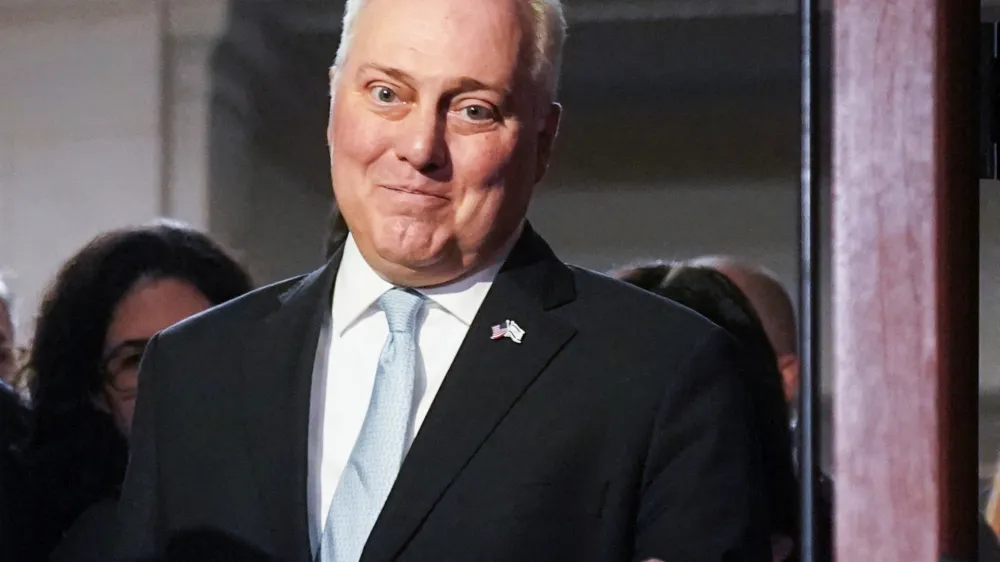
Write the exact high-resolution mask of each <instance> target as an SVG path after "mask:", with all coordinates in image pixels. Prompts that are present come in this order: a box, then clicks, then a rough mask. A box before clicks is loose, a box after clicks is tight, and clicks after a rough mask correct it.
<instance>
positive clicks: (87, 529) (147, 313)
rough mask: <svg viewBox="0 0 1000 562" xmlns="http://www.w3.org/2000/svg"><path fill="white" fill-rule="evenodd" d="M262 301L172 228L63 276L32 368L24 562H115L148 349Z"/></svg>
mask: <svg viewBox="0 0 1000 562" xmlns="http://www.w3.org/2000/svg"><path fill="white" fill-rule="evenodd" d="M250 289H251V280H250V277H249V276H248V274H247V273H246V272H245V271H244V270H243V268H242V267H241V266H240V265H239V264H237V263H236V261H234V260H233V259H232V258H231V257H230V256H229V255H228V254H227V253H226V252H225V251H224V250H223V249H222V248H221V247H220V246H219V245H218V244H216V243H215V242H214V241H212V240H211V239H210V238H209V237H208V236H206V235H205V234H203V233H201V232H198V231H196V230H193V229H191V228H188V227H187V226H184V225H181V224H178V223H173V222H167V221H158V222H156V223H153V224H150V225H146V226H139V227H132V228H123V229H120V230H115V231H111V232H108V233H105V234H102V235H100V236H98V237H96V238H95V239H94V240H92V241H91V242H90V243H88V244H87V245H86V246H84V247H83V249H81V250H80V251H79V252H77V253H76V255H74V256H73V257H72V258H70V259H69V260H68V261H67V262H66V263H65V264H64V265H63V266H62V268H61V269H60V271H59V272H58V274H57V275H56V278H55V280H54V282H53V283H52V285H51V286H50V287H49V288H48V290H47V291H46V293H45V294H44V296H43V299H42V302H41V306H40V309H39V312H38V316H37V324H36V328H35V334H34V341H33V342H32V345H31V348H30V351H29V354H28V357H27V364H26V368H27V369H28V370H30V372H31V395H32V401H33V406H32V407H33V412H32V417H31V435H30V438H29V439H28V441H27V443H26V445H25V447H24V450H23V453H22V454H21V456H20V459H19V464H20V469H21V474H20V475H19V478H21V480H22V483H23V486H22V487H21V491H20V493H19V494H18V495H17V496H15V497H16V499H18V500H19V502H18V510H19V514H18V527H19V529H20V532H19V533H18V537H19V539H20V547H21V553H20V557H19V558H18V560H21V561H23V562H32V561H40V560H48V559H50V558H51V559H52V560H67V561H83V560H107V559H109V558H110V550H109V542H110V541H111V540H113V537H112V535H111V533H112V532H113V525H114V513H115V503H116V502H115V500H116V498H117V497H118V494H119V487H120V486H121V483H122V480H123V477H124V473H125V467H126V463H127V458H128V446H127V441H126V438H127V436H128V434H129V431H130V427H131V423H132V413H133V408H134V404H135V398H136V393H137V390H138V371H139V362H140V360H141V358H142V355H143V351H144V349H145V345H146V342H147V341H148V340H149V338H151V337H153V335H154V334H156V333H157V332H159V331H160V330H163V329H164V328H167V327H168V326H171V325H173V324H175V323H177V322H179V321H181V320H184V319H185V318H188V317H190V316H193V315H195V314H198V313H200V312H203V311H205V310H207V309H209V308H210V307H212V306H214V305H218V304H221V303H224V302H226V301H228V300H230V299H233V298H236V297H238V296H240V295H242V294H244V293H246V292H248V291H249V290H250ZM18 527H15V528H18ZM57 545H59V546H58V548H57Z"/></svg>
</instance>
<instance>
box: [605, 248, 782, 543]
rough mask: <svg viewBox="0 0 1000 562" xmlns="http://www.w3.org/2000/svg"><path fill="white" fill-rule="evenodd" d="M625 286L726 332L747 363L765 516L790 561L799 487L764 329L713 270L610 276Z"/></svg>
mask: <svg viewBox="0 0 1000 562" xmlns="http://www.w3.org/2000/svg"><path fill="white" fill-rule="evenodd" d="M613 275H614V276H615V277H617V278H618V279H621V280H623V281H625V282H627V283H630V284H632V285H635V286H637V287H640V288H642V289H645V290H647V291H651V292H653V293H656V294H658V295H660V296H662V297H666V298H668V299H671V300H673V301H676V302H678V303H680V304H682V305H684V306H686V307H688V308H690V309H692V310H694V311H695V312H697V313H699V314H701V315H702V316H704V317H706V318H708V319H709V320H711V321H712V322H715V323H716V324H717V325H719V326H720V327H722V328H723V329H725V330H726V331H728V332H729V333H730V334H732V335H733V337H735V338H736V340H737V341H739V342H741V343H742V344H743V346H744V348H745V350H746V352H747V354H748V357H749V358H750V361H751V363H750V364H749V365H748V366H747V369H746V370H747V374H748V375H751V376H750V383H751V385H750V387H749V388H750V390H751V391H752V392H753V394H754V396H753V398H754V405H755V408H756V415H757V420H758V423H759V428H758V431H759V434H760V435H761V436H762V437H763V441H762V443H761V454H762V457H763V460H764V470H765V477H766V481H767V492H768V496H769V497H768V501H767V505H768V515H769V517H770V528H771V537H772V553H773V556H774V560H775V562H777V561H784V560H791V559H793V557H794V537H796V536H798V520H799V517H798V506H799V501H798V486H797V480H796V477H795V469H794V466H793V462H792V447H791V441H790V436H789V433H788V406H787V404H786V402H785V395H784V390H783V386H782V379H781V374H780V373H779V372H778V367H777V364H778V361H777V358H776V356H775V354H774V349H773V348H772V347H771V344H770V342H769V341H768V339H767V333H766V332H765V331H764V326H763V324H761V321H760V319H759V318H758V317H757V314H756V312H754V309H753V307H752V306H751V305H750V302H749V301H748V300H747V298H746V296H745V295H744V294H743V293H742V291H740V290H739V288H737V287H736V285H734V284H733V283H732V281H730V280H729V279H728V278H727V277H726V276H725V275H723V274H721V273H719V272H718V271H715V270H714V269H709V268H704V267H693V266H688V265H685V264H683V263H674V264H671V263H653V264H647V265H643V266H639V267H634V268H629V269H625V270H621V271H618V272H615V273H614V274H613Z"/></svg>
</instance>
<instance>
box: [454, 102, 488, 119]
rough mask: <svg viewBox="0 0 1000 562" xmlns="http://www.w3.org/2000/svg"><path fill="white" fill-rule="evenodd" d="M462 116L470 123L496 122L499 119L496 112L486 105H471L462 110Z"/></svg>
mask: <svg viewBox="0 0 1000 562" xmlns="http://www.w3.org/2000/svg"><path fill="white" fill-rule="evenodd" d="M461 112H462V116H463V117H465V118H466V119H468V120H469V121H494V120H496V117H497V112H496V110H494V109H492V108H490V107H486V106H485V105H478V104H477V105H469V106H466V107H463V108H462V109H461Z"/></svg>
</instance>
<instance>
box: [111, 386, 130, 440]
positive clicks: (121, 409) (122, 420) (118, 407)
mask: <svg viewBox="0 0 1000 562" xmlns="http://www.w3.org/2000/svg"><path fill="white" fill-rule="evenodd" d="M111 400H112V402H111V409H112V412H113V414H114V417H115V422H116V423H117V424H118V429H119V430H120V431H121V432H122V433H124V434H125V435H128V434H129V433H130V432H131V430H132V417H133V416H134V415H135V397H128V398H123V397H120V396H119V397H114V396H113V397H112V398H111Z"/></svg>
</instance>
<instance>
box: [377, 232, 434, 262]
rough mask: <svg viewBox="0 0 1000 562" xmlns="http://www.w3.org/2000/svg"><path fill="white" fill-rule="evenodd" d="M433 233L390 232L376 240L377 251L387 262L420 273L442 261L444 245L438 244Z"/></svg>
mask: <svg viewBox="0 0 1000 562" xmlns="http://www.w3.org/2000/svg"><path fill="white" fill-rule="evenodd" d="M433 234H434V233H433V231H430V229H428V231H426V232H425V231H423V229H413V228H409V229H406V230H403V231H393V230H389V231H388V232H384V233H383V235H382V236H380V237H378V239H376V240H375V250H376V251H377V252H378V255H379V257H380V258H382V259H383V260H384V261H385V262H387V263H390V264H393V265H396V266H399V267H403V268H406V269H410V270H414V271H419V270H421V269H426V268H428V267H432V266H433V265H434V264H435V263H437V262H439V261H441V258H442V255H443V254H444V253H445V252H444V247H443V246H444V245H443V244H440V243H437V242H436V241H435V237H434V236H433Z"/></svg>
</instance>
